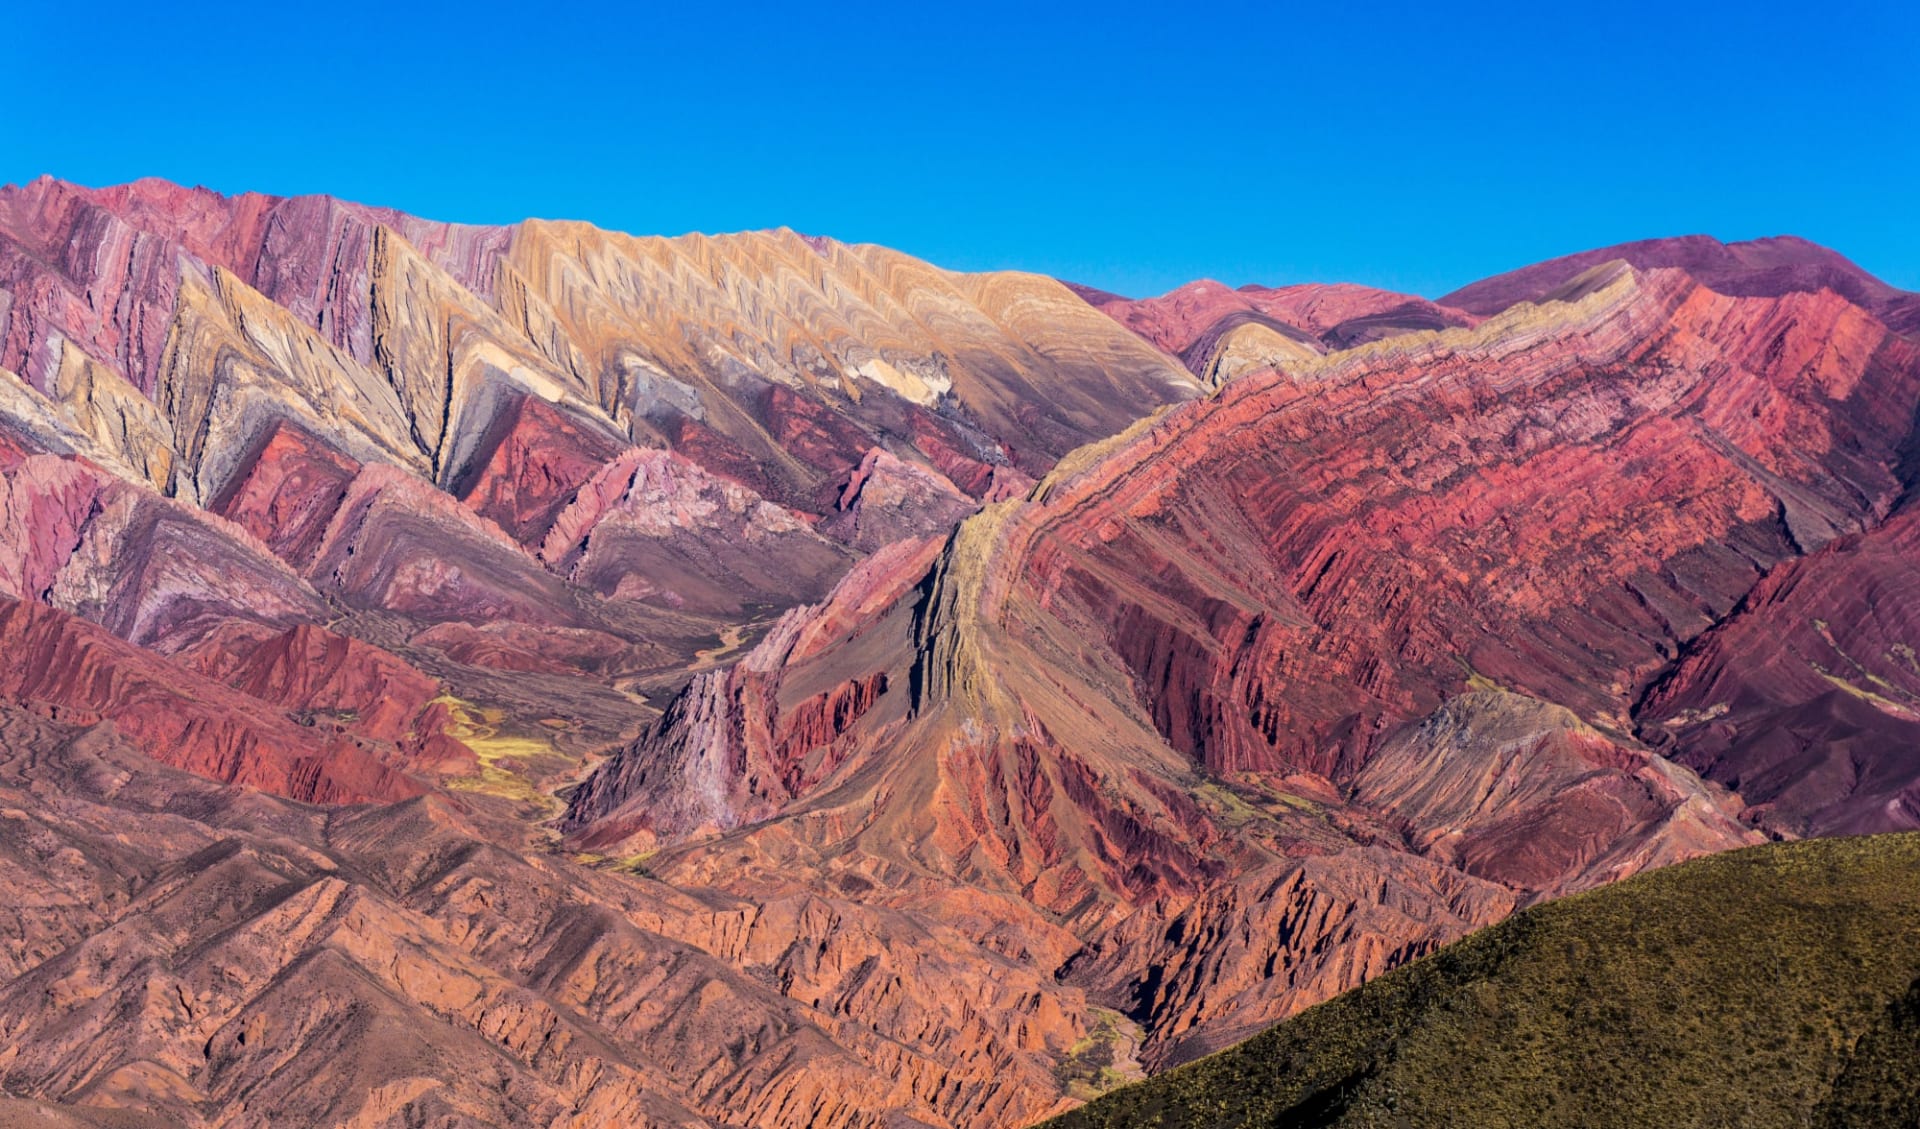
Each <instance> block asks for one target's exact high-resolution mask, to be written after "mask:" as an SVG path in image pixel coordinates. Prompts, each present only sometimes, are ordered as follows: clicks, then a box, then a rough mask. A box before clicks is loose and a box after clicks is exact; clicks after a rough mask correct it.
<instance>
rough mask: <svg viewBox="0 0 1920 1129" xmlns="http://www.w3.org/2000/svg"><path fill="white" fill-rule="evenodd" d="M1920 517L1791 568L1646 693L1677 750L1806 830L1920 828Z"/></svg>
mask: <svg viewBox="0 0 1920 1129" xmlns="http://www.w3.org/2000/svg"><path fill="white" fill-rule="evenodd" d="M1916 553H1920V513H1916V512H1915V511H1913V510H1902V511H1901V512H1900V513H1898V514H1896V515H1895V516H1894V517H1892V518H1891V519H1889V520H1888V521H1887V522H1886V524H1884V525H1882V526H1880V527H1878V528H1876V529H1873V530H1871V531H1869V532H1866V533H1862V534H1856V535H1854V536H1850V537H1845V538H1842V539H1840V540H1837V541H1834V542H1833V543H1831V544H1829V545H1828V546H1827V547H1826V548H1824V549H1823V550H1821V551H1820V552H1818V553H1815V554H1813V555H1812V556H1809V557H1806V558H1803V559H1801V560H1797V561H1794V562H1792V563H1790V564H1787V565H1783V566H1782V567H1780V568H1779V569H1776V570H1775V571H1774V572H1773V573H1772V574H1770V575H1769V576H1768V577H1767V578H1766V580H1765V581H1763V582H1761V584H1759V585H1758V586H1757V587H1756V588H1755V589H1754V590H1753V592H1752V593H1751V594H1749V595H1748V596H1747V598H1746V601H1745V603H1744V604H1743V605H1742V606H1741V608H1740V610H1739V612H1738V613H1737V614H1736V615H1734V616H1733V617H1732V618H1730V619H1729V620H1727V621H1726V622H1725V623H1723V624H1721V625H1720V626H1719V627H1717V628H1715V629H1714V630H1713V631H1712V632H1710V633H1708V634H1707V635H1706V636H1705V637H1703V638H1702V639H1701V640H1700V641H1699V642H1698V643H1697V644H1696V645H1695V646H1694V647H1692V648H1690V649H1689V651H1688V653H1687V654H1686V656H1685V657H1684V658H1683V659H1682V661H1681V662H1680V664H1679V666H1678V667H1677V668H1676V669H1675V670H1674V671H1673V672H1672V673H1671V674H1669V675H1668V676H1667V677H1666V678H1665V679H1663V680H1662V681H1661V683H1660V684H1659V685H1658V686H1657V687H1656V688H1655V689H1654V691H1653V692H1652V693H1651V694H1649V695H1648V696H1647V698H1646V699H1645V701H1643V702H1642V703H1641V706H1640V710H1639V713H1638V721H1639V723H1640V726H1641V731H1642V733H1643V734H1644V735H1646V736H1647V737H1648V738H1649V739H1650V740H1652V741H1653V742H1654V743H1655V744H1656V745H1658V746H1659V747H1661V748H1663V749H1665V751H1666V752H1667V754H1668V755H1669V756H1672V757H1673V758H1674V759H1676V760H1678V761H1680V762H1682V763H1684V764H1688V765H1691V766H1693V767H1694V768H1696V769H1698V770H1699V771H1700V772H1702V773H1703V774H1705V775H1707V776H1709V777H1711V778H1713V779H1715V780H1721V781H1724V782H1726V783H1727V784H1728V785H1729V786H1730V787H1733V788H1737V789H1738V790H1739V791H1740V794H1741V795H1742V796H1743V797H1744V798H1745V799H1746V801H1747V802H1748V803H1749V804H1752V805H1753V808H1752V809H1751V811H1750V816H1751V818H1753V819H1754V820H1755V821H1756V822H1758V823H1760V824H1761V825H1763V826H1766V827H1768V828H1771V829H1774V830H1776V831H1778V832H1781V833H1785V834H1792V835H1809V834H1816V835H1830V834H1860V833H1866V832H1874V831H1889V830H1907V829H1910V828H1914V827H1920V668H1916V666H1915V662H1914V658H1913V654H1912V651H1913V646H1912V644H1911V643H1909V642H1908V640H1910V639H1913V638H1915V637H1916V632H1915V627H1916V626H1917V625H1920V618H1917V617H1920V575H1917V574H1916V572H1915V568H1914V561H1915V560H1916V559H1917V558H1916Z"/></svg>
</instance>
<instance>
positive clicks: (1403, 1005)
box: [1048, 835, 1920, 1129]
mask: <svg viewBox="0 0 1920 1129" xmlns="http://www.w3.org/2000/svg"><path fill="white" fill-rule="evenodd" d="M1916 875H1920V836H1916V835H1888V836H1876V837H1872V838H1863V839H1839V840H1830V841H1822V842H1807V843H1795V844H1790V845H1788V844H1783V845H1775V846H1767V847H1760V848H1756V849H1754V850H1750V851H1741V852H1737V853H1733V854H1726V855H1720V856H1718V857H1715V858H1711V859H1700V860H1697V861H1694V862H1689V863H1685V864H1683V865H1681V866H1676V867H1673V868H1671V869H1668V870H1664V871H1661V872H1659V873H1657V874H1648V875H1643V876H1641V877H1639V878H1634V879H1631V880H1629V881H1626V882H1622V883H1620V884H1619V885H1617V886H1611V887H1609V888H1607V889H1605V890H1599V891H1595V892H1593V893H1590V894H1584V895H1581V896H1579V897H1575V898H1567V899H1564V900H1562V901H1558V902H1554V903H1552V904H1551V905H1546V906H1539V907H1536V908H1534V909H1530V910H1527V911H1526V912H1524V913H1521V914H1519V915H1517V916H1515V917H1513V918H1510V919H1509V920H1507V921H1505V922H1502V923H1501V924H1499V925H1496V926H1494V927H1493V928H1491V929H1488V930H1486V931H1485V932H1482V933H1479V934H1477V935H1475V936H1473V937H1471V938H1469V939H1467V940H1465V941H1461V942H1459V943H1457V944H1454V945H1450V946H1448V947H1447V948H1445V949H1442V950H1440V951H1439V952H1438V953H1436V954H1434V955H1433V956H1430V957H1427V958H1425V959H1423V960H1420V961H1418V962H1416V963H1414V964H1411V965H1409V966H1407V967H1405V968H1401V969H1398V970H1396V971H1394V972H1391V973H1388V974H1387V975H1385V976H1382V977H1380V978H1379V979H1377V980H1375V981H1373V982H1372V983H1370V984H1368V985H1367V986H1366V987H1364V988H1361V989H1359V990H1357V991H1354V992H1351V993H1348V994H1347V995H1344V996H1341V997H1339V998H1338V999H1335V1000H1333V1001H1331V1002H1329V1003H1326V1004H1322V1005H1321V1006H1319V1007H1317V1008H1314V1009H1312V1010H1310V1011H1308V1012H1306V1013H1304V1014H1302V1015H1300V1016H1298V1017H1296V1018H1294V1019H1292V1020H1290V1021H1288V1022H1286V1023H1283V1024H1281V1025H1279V1026H1278V1027H1275V1028H1274V1029H1272V1030H1270V1031H1267V1032H1265V1033H1263V1034H1261V1035H1259V1036H1257V1037H1255V1038H1253V1039H1250V1040H1248V1041H1247V1042H1245V1043H1241V1044H1240V1045H1238V1046H1236V1047H1233V1048H1232V1049H1230V1050H1226V1051H1223V1052H1221V1053H1220V1054H1217V1055H1214V1056H1213V1057H1211V1058H1207V1059H1203V1060H1201V1061H1200V1062H1196V1063H1192V1064H1190V1065H1188V1066H1186V1067H1183V1068H1181V1069H1179V1070H1175V1071H1171V1072H1169V1073H1167V1074H1164V1075H1161V1076H1159V1077H1157V1078H1154V1079H1152V1080H1150V1081H1147V1082H1144V1083H1141V1084H1139V1085H1137V1086H1130V1087H1127V1088H1125V1089H1122V1090H1119V1091H1117V1092H1115V1093H1112V1094H1109V1095H1107V1096H1106V1097H1104V1098H1102V1099H1100V1100H1098V1101H1096V1102H1094V1103H1092V1104H1091V1105H1088V1106H1086V1107H1084V1108H1082V1109H1079V1110H1076V1111H1075V1112H1073V1113H1070V1114H1068V1115H1066V1116H1064V1117H1061V1118H1059V1119H1058V1120H1056V1121H1051V1122H1048V1126H1049V1127H1050V1129H1095V1127H1104V1126H1112V1127H1114V1129H1119V1127H1121V1126H1125V1127H1127V1129H1148V1127H1150V1126H1169V1127H1171V1126H1203V1125H1204V1126H1210V1127H1214V1129H1242V1127H1244V1129H1253V1127H1256V1126H1258V1127H1260V1129H1281V1127H1286V1129H1314V1127H1320V1126H1326V1127H1333V1126H1358V1125H1382V1124H1405V1125H1420V1126H1433V1127H1436V1129H1439V1127H1445V1126H1462V1127H1466V1126H1474V1127H1479V1126H1490V1125H1513V1126H1520V1125H1526V1126H1542V1127H1545V1126H1561V1125H1564V1126H1583V1127H1594V1129H1600V1127H1607V1126H1620V1127H1622V1129H1625V1127H1628V1126H1644V1125H1665V1126H1713V1125H1739V1126H1742V1127H1743V1129H1766V1127H1768V1126H1781V1127H1783V1129H1785V1127H1788V1126H1803V1125H1816V1126H1822V1127H1826V1126H1832V1127H1835V1129H1838V1127H1840V1126H1847V1127H1850V1129H1892V1127H1894V1126H1903V1125H1911V1124H1913V1118H1914V1116H1915V1114H1916V1113H1920V1084H1917V1083H1916V1077H1915V1074H1914V1070H1913V1068H1914V1061H1915V1060H1914V1058H1913V1051H1914V1048H1915V1046H1916V1041H1915V1040H1916V1031H1920V1025H1917V1024H1916V1022H1915V1014H1916V1012H1915V1002H1916V1000H1920V882H1916V881H1915V877H1916Z"/></svg>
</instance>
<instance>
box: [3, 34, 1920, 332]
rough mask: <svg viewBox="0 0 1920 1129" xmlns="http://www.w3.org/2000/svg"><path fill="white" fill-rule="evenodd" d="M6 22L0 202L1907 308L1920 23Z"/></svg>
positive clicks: (1427, 286) (1082, 270)
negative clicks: (1643, 263) (1647, 283)
mask: <svg viewBox="0 0 1920 1129" xmlns="http://www.w3.org/2000/svg"><path fill="white" fill-rule="evenodd" d="M168 7H172V6H171V5H157V4H151V3H138V4H132V3H119V2H113V0H109V2H107V3H104V4H92V5H85V6H81V5H74V4H47V3H36V4H30V5H28V4H22V5H17V6H15V8H14V11H13V12H11V13H10V14H9V15H8V16H7V17H6V20H5V21H4V22H5V23H6V24H8V25H10V26H9V31H8V34H9V38H10V39H12V40H13V43H12V44H11V46H12V50H10V51H9V52H8V67H7V71H6V77H7V79H8V80H9V85H10V87H11V96H10V97H9V98H8V99H7V100H6V106H5V108H4V109H0V181H21V180H26V179H29V178H31V177H33V176H36V175H38V174H40V173H43V172H46V173H52V174H54V175H56V176H61V177H65V178H68V179H71V180H76V181H79V182H81V183H84V184H96V185H97V184H106V183H114V182H118V181H123V180H129V179H132V178H134V177H138V176H145V175H155V176H163V177H167V178H169V179H172V180H177V181H182V182H185V183H189V184H206V185H208V186H210V187H213V188H217V189H220V190H222V191H242V190H247V189H255V190H259V191H266V192H275V193H283V194H284V193H295V192H329V193H333V194H335V195H338V196H344V197H348V198H351V199H357V200H362V201H365V202H368V203H377V204H387V205H391V206H394V207H399V208H403V209H405V210H408V211H411V212H415V213H418V214H421V215H425V216H430V217H433V218H436V219H451V220H466V221H475V222H498V221H510V220H515V219H519V218H522V217H524V216H529V215H537V216H546V217H566V218H578V219H586V220H591V221H593V222H595V223H598V224H601V225H603V226H607V227H614V228H620V229H624V230H628V231H637V232H659V233H667V234H673V233H678V232H683V231H689V230H701V231H728V230H738V229H743V228H757V227H772V226H777V225H780V224H785V225H788V226H791V227H794V228H798V229H800V230H802V231H806V232H809V233H818V234H826V235H833V236H837V237H839V238H843V239H849V240H870V241H875V242H881V243H886V244H889V245H892V246H895V247H899V248H901V249H903V250H906V251H910V252H912V253H914V254H918V255H921V256H923V257H926V258H928V259H931V260H933V261H935V262H937V263H940V264H942V265H945V266H951V267H956V268H963V269H980V268H997V267H1018V268H1024V269H1029V270H1037V271H1044V272H1047V273H1050V274H1056V275H1060V276H1063V277H1067V278H1071V279H1075V280H1079V281H1085V282H1089V283H1093V284H1095V285H1100V286H1105V287H1107V288H1110V289H1114V290H1119V291H1122V292H1125V293H1130V294H1141V293H1149V292H1158V291H1160V290H1164V289H1167V288H1169V287H1171V286H1174V285H1176V284H1178V283H1180V282H1182V281H1185V280H1187V279H1191V278H1195V277H1202V276H1205V277H1213V278H1219V279H1222V280H1224V281H1227V282H1230V283H1234V284H1238V283H1242V282H1255V281H1257V282H1265V283H1269V284H1281V283H1287V282H1296V281H1306V280H1332V279H1346V280H1353V281H1359V282H1367V283H1372V284H1375V285H1383V286H1390V287H1396V288H1399V289H1405V290H1411V291H1415V292H1419V293H1425V294H1439V293H1442V292H1444V291H1446V290H1449V289H1452V288H1453V287H1456V286H1458V285H1461V284H1463V283H1465V282H1468V281H1470V280H1472V279H1475V278H1478V277H1482V276H1485V275H1488V274H1492V273H1496V272H1498V271H1501V270H1505V269H1508V268H1510V267H1514V266H1518V265H1520V264H1523V263H1527V262H1531V261H1535V260H1538V259H1542V258H1547V257H1551V256H1553V255H1556V254H1563V253H1567V252H1572V251H1577V250H1583V249H1586V248H1588V247H1594V246H1600V245H1604V244H1608V243H1615V242H1620V241H1623V240H1628V239H1636V238H1645V237H1649V236H1657V235H1675V234H1684V233H1691V232H1706V233H1709V234H1713V235H1717V236H1720V237H1722V238H1726V239H1740V238H1750V237H1754V236H1759V235H1770V234H1781V233H1793V234H1798V235H1804V236H1806V237H1808V238H1811V239H1815V240H1817V241H1819V242H1822V243H1826V244H1828V245H1829V246H1832V247H1834V248H1836V249H1838V250H1840V251H1841V252H1843V253H1844V254H1846V255H1848V256H1850V257H1851V258H1853V259H1854V260H1856V261H1857V262H1859V263H1860V264H1862V265H1863V266H1865V267H1867V268H1868V269H1869V270H1872V271H1874V272H1875V273H1877V274H1879V275H1881V276H1882V277H1884V278H1886V279H1887V280H1888V281H1890V282H1893V283H1895V284H1897V285H1902V286H1906V287H1909V288H1915V289H1920V16H1916V15H1915V11H1914V9H1915V7H1916V6H1913V5H1909V4H1906V3H1900V2H1894V0H1888V2H1884V3H1871V4H1863V3H1852V2H1849V0H1822V2H1821V3H1818V4H1793V5H1789V4H1775V3H1770V2H1764V0H1763V2H1758V3H1750V4H1739V5H1736V4H1730V3H1725V4H1687V3H1684V2H1680V0H1669V2H1667V3H1661V4H1645V3H1619V4H1611V5H1592V4H1579V3H1575V4H1542V3H1536V4H1530V5H1524V6H1522V5H1503V4H1485V5H1478V6H1469V5H1440V4H1419V5H1415V4H1348V5H1342V4H1335V3H1327V2H1323V3H1320V4H1317V5H1313V6H1289V5H1279V4H1268V5H1257V4H1238V3H1217V4H1208V5H1180V6H1174V5H1166V6H1164V7H1148V6H1140V5H1128V4H1124V3H1116V4H1108V5H1104V6H1100V7H1094V6H1091V5H1086V6H1079V5H1076V6H1072V7H1065V6H1061V7H1052V8H1047V9H1046V10H1044V11H1037V10H1032V9H1035V8H1037V7H1038V6H1037V5H1028V4H1000V3H980V4H959V5H951V4H950V5H940V4H928V3H917V4H915V3H899V4H892V5H867V4H857V3H854V4H837V5H819V6H816V7H813V8H808V7H804V6H801V5H759V4H734V5H721V4H711V3H705V4H703V3H690V2H682V3H677V4H672V5H650V4H639V5H612V4H608V5H602V4H596V3H580V4H566V3H548V4H544V5H543V4H538V3H535V4H513V5H507V4H497V3H488V2H476V3H470V4H465V5H458V6H455V5H445V6H434V5H424V4H414V5H405V4H401V5H392V6H376V5H363V4H355V3H336V4H333V5H330V6H320V5H313V6H307V5H284V4H267V3H257V4H252V5H234V4H222V3H210V4H202V5H198V6H196V7H194V8H193V9H192V11H191V13H190V14H189V13H185V12H179V11H167V10H164V9H166V8H168Z"/></svg>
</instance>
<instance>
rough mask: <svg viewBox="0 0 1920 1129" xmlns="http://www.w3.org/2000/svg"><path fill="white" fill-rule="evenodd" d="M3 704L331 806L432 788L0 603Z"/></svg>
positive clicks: (150, 658) (358, 751)
mask: <svg viewBox="0 0 1920 1129" xmlns="http://www.w3.org/2000/svg"><path fill="white" fill-rule="evenodd" d="M0 644H3V645H4V647H5V651H6V653H7V654H8V655H9V656H10V658H9V661H8V662H7V663H6V664H4V666H0V697H4V698H5V699H6V700H8V701H14V702H22V703H27V704H30V705H32V706H34V707H35V708H37V709H39V710H41V711H42V712H44V713H46V714H48V715H49V716H52V717H57V718H60V719H62V720H64V721H69V722H74V723H78V724H83V725H84V724H91V723H95V722H99V721H102V720H105V721H111V722H113V723H114V725H115V727H116V728H118V729H119V730H120V731H121V732H122V733H123V734H125V735H126V737H127V738H128V740H130V741H132V742H133V743H134V744H135V745H137V746H138V747H139V748H140V749H141V750H142V751H144V752H146V753H147V754H148V755H149V756H151V757H153V758H154V759H156V760H159V761H161V762H163V763H165V764H171V765H174V766H175V767H178V768H185V769H188V770H190V771H193V772H198V773H201V774H202V775H205V776H209V777H212V778H214V779H216V780H222V781H226V782H228V783H234V784H247V785H252V786H254V787H257V788H263V789H265V790H267V791H270V792H277V793H279V794H281V795H284V796H291V797H294V798H296V799H302V800H311V801H318V802H326V803H357V802H361V801H366V800H396V799H404V798H406V797H408V796H414V795H418V794H419V793H420V792H421V791H423V790H424V786H423V785H422V784H420V783H418V782H417V781H414V780H411V779H409V778H408V777H406V776H405V775H403V774H402V773H400V772H397V771H395V770H394V769H393V768H391V767H389V766H388V765H386V764H383V763H382V762H381V761H380V759H379V758H378V757H376V756H375V755H374V753H373V752H372V751H370V750H368V749H367V748H365V747H363V746H361V745H358V744H356V743H355V742H353V741H352V740H350V739H347V738H346V737H344V736H331V735H328V734H326V733H324V732H320V731H315V730H310V729H306V728H303V727H301V726H299V725H296V724H294V723H293V722H292V721H291V720H289V719H288V718H286V717H284V716H276V715H275V713H274V712H273V711H272V710H271V709H270V708H268V707H266V706H265V704H264V703H263V702H262V701H261V700H260V699H257V698H253V697H249V696H248V695H246V694H244V693H241V692H239V691H237V690H234V689H231V688H229V687H227V686H224V685H221V684H220V683H218V682H214V681H212V680H211V679H205V678H198V677H195V676H194V675H192V674H191V673H189V671H188V670H187V669H185V668H184V667H182V666H180V665H178V664H175V663H171V662H168V661H167V660H166V659H163V658H161V657H159V656H157V655H154V654H152V653H151V652H148V651H146V650H144V649H142V648H139V647H136V646H133V645H132V644H130V643H127V642H125V641H123V640H121V639H119V638H116V637H115V636H113V635H111V634H109V633H108V632H107V631H105V630H104V629H102V628H99V627H96V626H95V625H93V624H91V623H88V622H86V621H85V620H81V619H77V618H75V617H73V616H70V615H67V614H66V613H64V612H60V611H56V610H54V609H52V608H47V607H44V606H41V605H38V604H31V603H24V602H19V601H8V602H6V603H4V604H0Z"/></svg>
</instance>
